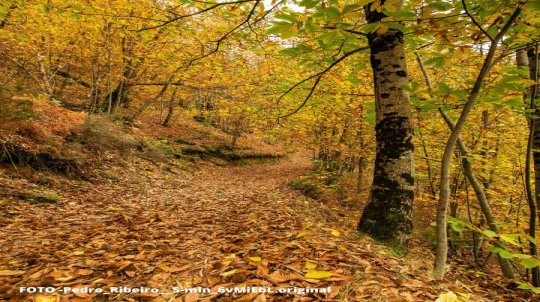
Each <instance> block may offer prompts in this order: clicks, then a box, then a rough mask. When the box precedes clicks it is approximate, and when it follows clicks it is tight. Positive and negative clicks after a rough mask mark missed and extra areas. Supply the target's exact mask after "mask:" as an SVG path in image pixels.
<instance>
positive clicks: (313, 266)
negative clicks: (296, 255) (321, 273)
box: [304, 261, 317, 269]
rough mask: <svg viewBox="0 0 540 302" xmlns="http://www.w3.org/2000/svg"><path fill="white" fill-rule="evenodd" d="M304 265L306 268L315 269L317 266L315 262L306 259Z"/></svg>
mask: <svg viewBox="0 0 540 302" xmlns="http://www.w3.org/2000/svg"><path fill="white" fill-rule="evenodd" d="M304 267H305V268H307V269H315V268H316V267H317V263H313V262H309V261H307V262H306V264H305V265H304Z"/></svg>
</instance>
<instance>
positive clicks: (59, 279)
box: [54, 276, 75, 282]
mask: <svg viewBox="0 0 540 302" xmlns="http://www.w3.org/2000/svg"><path fill="white" fill-rule="evenodd" d="M73 278H75V277H73V276H67V277H57V278H54V279H56V280H58V281H60V282H66V281H69V280H71V279H73Z"/></svg>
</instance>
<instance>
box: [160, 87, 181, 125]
mask: <svg viewBox="0 0 540 302" xmlns="http://www.w3.org/2000/svg"><path fill="white" fill-rule="evenodd" d="M177 91H178V87H175V88H174V90H173V93H172V96H171V98H170V99H169V108H168V110H167V116H166V117H165V120H164V121H163V124H162V126H163V127H169V123H170V122H171V118H172V116H173V114H174V104H175V103H176V92H177Z"/></svg>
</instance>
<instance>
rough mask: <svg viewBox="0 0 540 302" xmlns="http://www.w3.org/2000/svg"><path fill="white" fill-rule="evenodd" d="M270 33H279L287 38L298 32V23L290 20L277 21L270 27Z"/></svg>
mask: <svg viewBox="0 0 540 302" xmlns="http://www.w3.org/2000/svg"><path fill="white" fill-rule="evenodd" d="M268 34H279V35H280V36H281V38H283V39H287V38H290V37H294V36H296V35H297V34H298V27H297V26H296V24H293V23H289V22H276V23H274V26H272V27H271V28H270V29H268Z"/></svg>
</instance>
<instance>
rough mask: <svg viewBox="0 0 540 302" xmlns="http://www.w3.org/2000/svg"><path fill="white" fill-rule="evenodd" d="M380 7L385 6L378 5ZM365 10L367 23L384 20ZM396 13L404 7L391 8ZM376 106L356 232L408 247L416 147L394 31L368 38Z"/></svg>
mask: <svg viewBox="0 0 540 302" xmlns="http://www.w3.org/2000/svg"><path fill="white" fill-rule="evenodd" d="M381 4H382V5H384V1H382V3H381ZM373 5H374V4H373V3H371V4H369V5H367V6H366V7H365V8H364V9H365V12H366V19H367V21H368V23H379V22H381V20H382V19H383V18H385V17H387V15H386V14H385V13H384V12H379V11H377V10H374V9H375V7H373ZM394 6H396V8H397V9H400V8H401V7H402V2H398V3H395V4H394ZM368 41H369V47H370V50H371V57H370V59H371V67H372V69H373V78H374V91H375V102H376V127H375V130H376V141H377V151H376V158H375V167H374V176H373V185H372V188H371V193H370V200H369V203H368V204H367V206H366V207H365V209H364V212H363V214H362V217H361V218H360V222H359V223H358V230H359V231H362V232H365V233H368V234H370V235H372V236H373V237H375V238H378V239H380V240H384V241H389V242H394V243H397V244H399V245H401V246H405V247H406V246H407V244H408V242H409V238H410V234H411V231H412V220H411V216H412V206H413V200H414V157H413V155H414V146H413V142H412V139H413V130H412V122H411V108H410V104H409V93H408V92H407V91H405V90H403V89H402V87H403V86H407V85H408V78H407V63H406V61H405V49H404V45H403V33H402V32H401V31H400V30H398V29H388V30H386V31H384V30H378V31H375V32H373V33H369V34H368Z"/></svg>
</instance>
